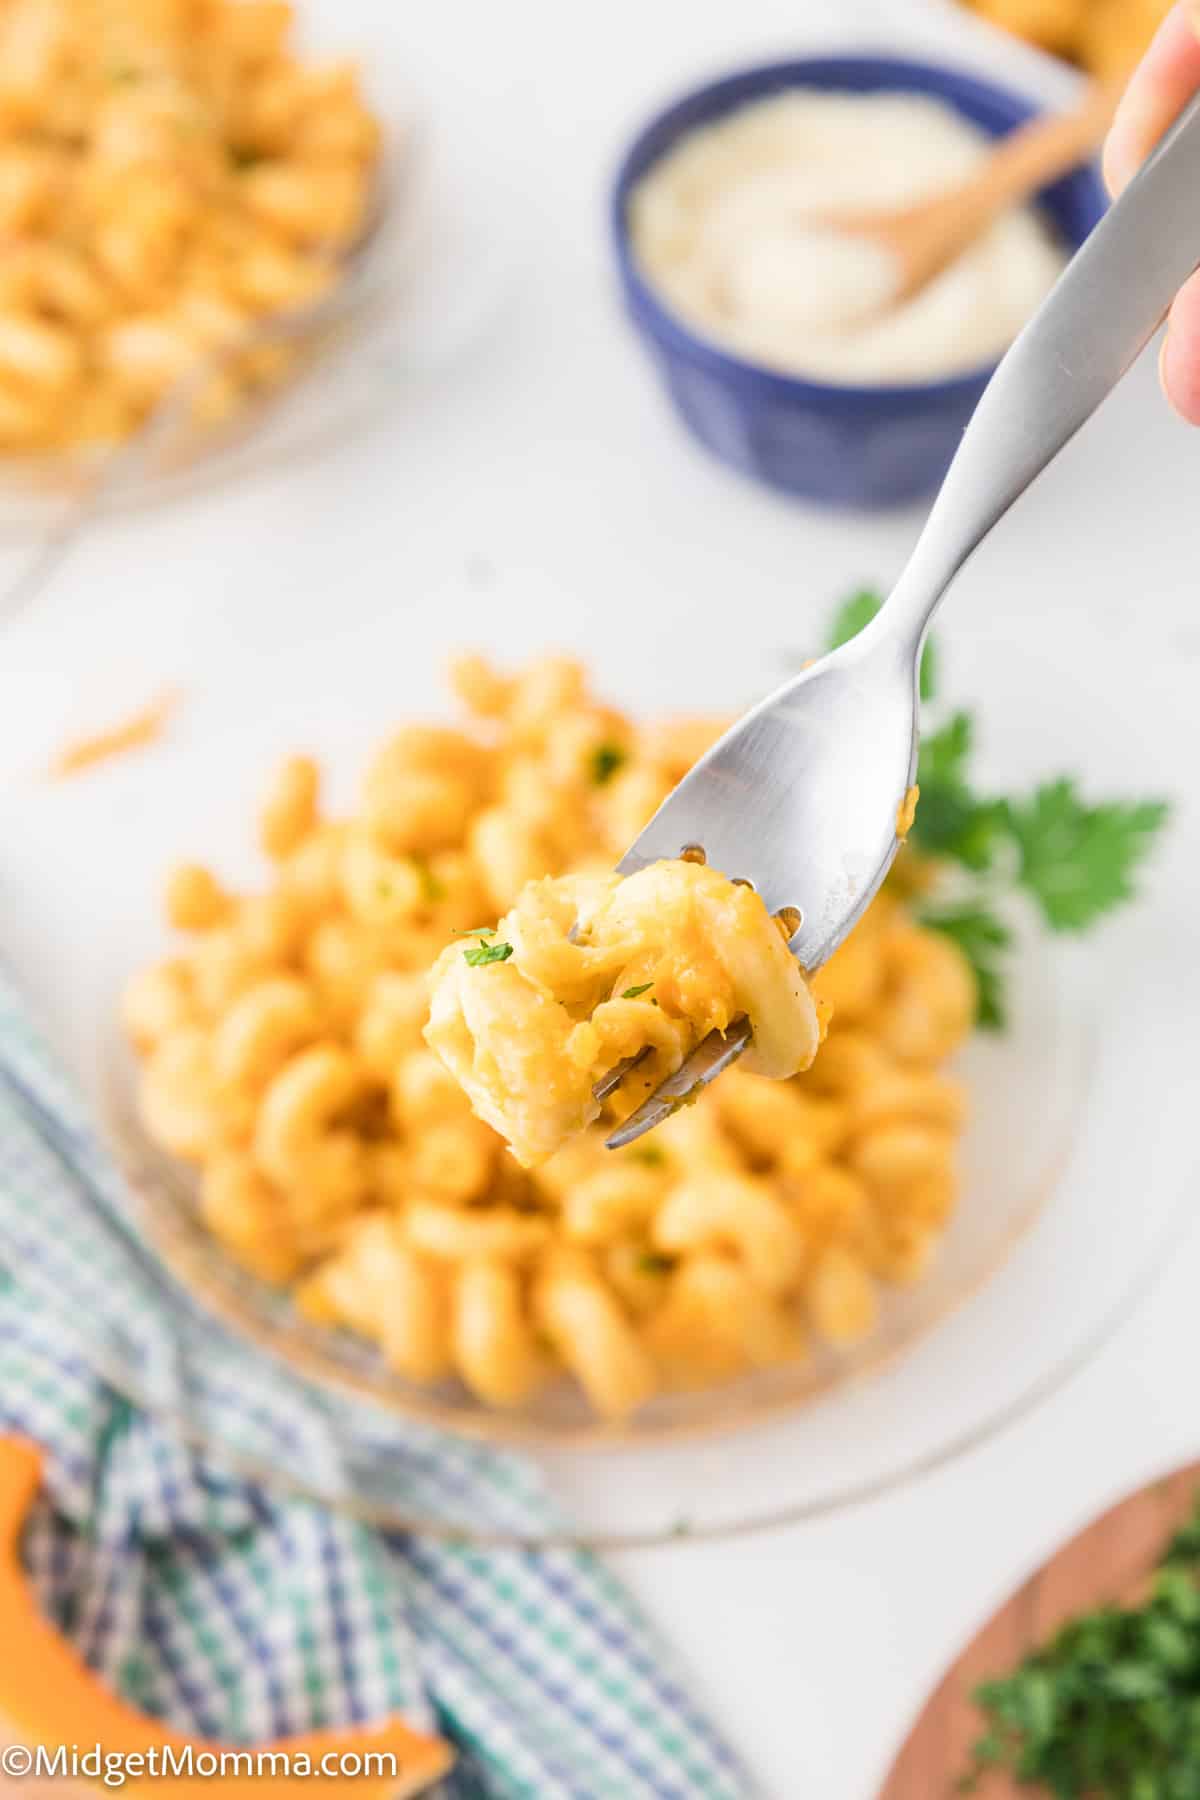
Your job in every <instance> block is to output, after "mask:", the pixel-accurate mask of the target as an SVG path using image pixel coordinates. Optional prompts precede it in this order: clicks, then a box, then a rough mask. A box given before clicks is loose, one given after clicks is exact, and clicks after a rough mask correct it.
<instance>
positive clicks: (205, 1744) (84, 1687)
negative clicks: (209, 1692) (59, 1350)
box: [0, 1437, 454, 1800]
mask: <svg viewBox="0 0 1200 1800" xmlns="http://www.w3.org/2000/svg"><path fill="white" fill-rule="evenodd" d="M41 1470H42V1459H41V1455H40V1453H39V1451H38V1450H37V1448H36V1446H35V1445H33V1444H31V1443H28V1442H26V1441H25V1440H24V1439H21V1438H16V1437H0V1742H3V1743H7V1744H21V1745H26V1746H29V1747H30V1748H33V1747H35V1746H37V1745H39V1744H44V1745H45V1746H46V1747H47V1749H48V1750H49V1751H51V1752H53V1751H54V1750H55V1749H56V1748H57V1747H58V1745H60V1744H65V1745H67V1746H68V1749H69V1747H70V1746H71V1745H78V1746H79V1752H80V1755H83V1753H84V1752H85V1751H87V1750H89V1749H91V1748H92V1747H93V1746H94V1745H97V1744H98V1745H99V1746H100V1747H101V1751H102V1753H109V1754H113V1753H119V1754H121V1755H123V1756H126V1755H129V1754H131V1753H136V1752H146V1751H148V1750H150V1749H152V1748H157V1749H159V1750H161V1749H162V1748H163V1747H165V1746H167V1745H170V1746H171V1747H172V1749H174V1750H175V1751H179V1750H181V1749H182V1748H183V1747H184V1746H185V1745H188V1744H190V1745H191V1747H192V1753H193V1767H195V1766H196V1763H195V1759H196V1758H199V1757H200V1756H201V1755H202V1753H204V1752H209V1753H211V1754H213V1755H216V1756H219V1755H220V1753H221V1751H222V1750H232V1749H234V1748H237V1749H245V1747H246V1746H244V1745H239V1746H234V1745H227V1744H219V1743H213V1742H211V1741H209V1740H206V1739H203V1738H189V1737H186V1736H185V1735H183V1734H182V1733H180V1732H175V1731H170V1730H168V1729H167V1728H166V1727H164V1726H163V1725H162V1724H161V1723H160V1722H159V1721H158V1720H157V1719H151V1718H148V1717H147V1716H146V1715H144V1714H142V1713H139V1712H137V1711H136V1710H135V1709H134V1708H133V1707H131V1706H128V1705H126V1703H125V1702H124V1701H123V1700H120V1699H118V1698H117V1697H116V1696H115V1695H114V1694H111V1693H110V1692H109V1691H108V1690H107V1688H105V1687H103V1686H102V1685H101V1683H100V1682H99V1681H98V1680H97V1679H96V1677H95V1676H94V1675H93V1674H92V1673H91V1671H90V1670H89V1669H88V1668H87V1667H86V1665H85V1664H84V1663H83V1662H81V1661H80V1659H79V1657H78V1656H76V1654H75V1652H74V1650H73V1649H72V1648H71V1646H70V1645H69V1644H68V1643H67V1641H66V1640H65V1638H63V1637H62V1636H61V1635H60V1634H59V1633H58V1632H57V1631H55V1629H54V1627H53V1626H52V1625H51V1624H50V1623H49V1622H48V1620H46V1619H44V1618H43V1617H42V1615H41V1613H40V1612H39V1611H38V1609H37V1606H36V1604H35V1601H34V1598H33V1595H32V1593H31V1592H30V1588H29V1584H28V1582H27V1581H26V1579H25V1575H24V1571H23V1569H22V1567H21V1558H20V1545H21V1528H22V1526H23V1524H24V1521H25V1515H26V1513H27V1512H28V1510H29V1506H30V1503H31V1502H32V1500H33V1498H34V1495H35V1494H36V1492H37V1490H38V1486H39V1483H40V1480H41ZM254 1748H255V1749H256V1750H271V1751H276V1752H279V1753H281V1754H287V1755H289V1756H291V1757H298V1756H299V1755H300V1754H301V1753H304V1754H306V1755H307V1756H308V1757H309V1759H310V1762H311V1766H312V1768H313V1769H314V1770H316V1769H318V1768H319V1767H320V1764H321V1759H322V1758H323V1757H324V1756H325V1755H326V1754H327V1753H329V1752H332V1753H334V1754H335V1755H337V1754H339V1753H343V1752H345V1753H348V1754H350V1755H354V1754H356V1753H357V1754H359V1755H365V1754H366V1753H367V1752H372V1751H377V1752H380V1753H382V1754H383V1755H384V1756H385V1757H388V1756H389V1755H390V1756H394V1757H395V1768H396V1775H395V1777H393V1776H392V1775H391V1774H386V1775H381V1774H374V1773H371V1774H362V1775H357V1776H353V1777H351V1776H350V1775H349V1774H346V1775H342V1776H341V1777H336V1776H334V1775H332V1774H331V1775H330V1776H329V1777H328V1778H324V1779H323V1778H322V1777H320V1776H319V1775H315V1774H314V1775H313V1776H311V1777H304V1776H301V1775H283V1774H273V1773H271V1772H270V1765H267V1768H266V1769H265V1770H264V1771H263V1773H261V1774H259V1773H257V1772H248V1773H244V1772H240V1771H239V1772H234V1773H229V1774H225V1775H224V1776H222V1777H221V1778H220V1779H219V1780H217V1781H215V1782H214V1781H213V1780H212V1779H205V1777H204V1776H203V1775H202V1774H201V1775H196V1774H192V1775H171V1776H166V1777H159V1778H157V1779H155V1780H153V1782H151V1781H150V1780H149V1778H148V1777H145V1776H138V1775H130V1776H129V1777H128V1780H127V1783H126V1790H125V1791H128V1789H129V1788H132V1787H136V1786H141V1785H142V1782H143V1781H145V1782H146V1785H147V1787H148V1789H151V1790H152V1791H153V1792H154V1793H155V1794H156V1795H158V1796H161V1800H183V1796H187V1797H188V1800H205V1796H207V1800H217V1796H218V1794H219V1796H220V1800H301V1797H302V1796H307V1800H319V1795H320V1792H321V1790H322V1789H324V1791H325V1792H326V1793H328V1791H329V1789H330V1788H332V1787H335V1786H338V1785H340V1786H341V1787H342V1789H343V1800H409V1796H411V1795H415V1794H420V1793H423V1792H424V1790H425V1789H426V1788H427V1787H429V1786H431V1785H432V1783H433V1782H435V1781H437V1780H439V1779H440V1778H441V1777H442V1776H443V1775H445V1773H446V1772H447V1770H448V1769H449V1768H450V1765H451V1763H452V1762H453V1760H454V1757H453V1752H452V1751H451V1749H450V1747H449V1745H448V1744H445V1743H443V1742H442V1741H441V1740H440V1739H439V1738H431V1737H426V1736H424V1735H422V1734H421V1733H419V1732H415V1731H412V1730H411V1729H410V1728H409V1727H408V1726H407V1725H405V1724H404V1722H403V1720H401V1719H389V1720H386V1721H385V1722H384V1723H383V1724H380V1725H377V1726H371V1727H366V1728H363V1727H356V1728H354V1729H351V1730H345V1731H316V1732H308V1733H306V1734H304V1735H303V1736H301V1737H294V1738H285V1739H280V1740H279V1741H277V1742H275V1743H273V1744H262V1745H256V1746H254ZM199 1766H200V1767H201V1768H202V1769H203V1768H205V1767H211V1766H212V1765H211V1764H207V1763H203V1762H202V1763H200V1765H199ZM374 1766H376V1767H377V1766H378V1765H374ZM385 1766H388V1767H390V1763H388V1764H387V1765H385ZM42 1785H43V1784H42V1783H40V1782H37V1781H34V1782H32V1783H23V1784H22V1787H23V1790H24V1791H25V1792H26V1793H27V1794H28V1793H29V1790H30V1788H31V1787H33V1788H37V1787H41V1786H42ZM6 1786H7V1783H4V1782H3V1781H0V1787H6ZM113 1791H114V1790H113V1789H112V1788H103V1787H102V1786H101V1784H100V1782H99V1781H98V1780H97V1781H92V1780H91V1779H90V1778H85V1777H83V1776H80V1777H79V1778H77V1779H75V1780H73V1781H71V1780H66V1779H58V1780H55V1782H54V1793H55V1795H56V1796H58V1797H59V1800H84V1797H86V1800H97V1795H98V1794H100V1793H104V1794H111V1793H112V1792H113Z"/></svg>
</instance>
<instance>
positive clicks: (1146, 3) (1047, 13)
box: [966, 0, 1173, 79]
mask: <svg viewBox="0 0 1200 1800" xmlns="http://www.w3.org/2000/svg"><path fill="white" fill-rule="evenodd" d="M966 3H967V5H969V6H970V7H971V9H972V10H973V11H974V12H977V13H980V14H982V16H983V17H984V18H985V19H990V20H991V21H992V23H993V24H994V25H1000V26H1003V27H1004V29H1005V30H1006V31H1012V32H1015V33H1016V35H1017V36H1018V37H1023V38H1028V39H1029V41H1030V42H1031V43H1034V44H1038V45H1040V47H1041V48H1042V49H1043V50H1050V51H1052V52H1053V53H1054V54H1055V55H1056V56H1068V57H1070V58H1071V59H1072V60H1073V61H1075V62H1080V63H1082V64H1083V65H1084V67H1085V68H1088V69H1091V70H1092V71H1093V72H1094V73H1095V74H1097V75H1099V76H1101V77H1103V78H1105V79H1109V78H1112V79H1119V78H1120V77H1121V76H1123V75H1127V74H1128V73H1129V71H1130V69H1132V68H1133V66H1134V64H1135V63H1136V62H1137V60H1138V58H1139V57H1140V56H1141V55H1142V53H1143V52H1144V51H1145V50H1146V48H1147V46H1148V45H1149V43H1150V40H1151V38H1152V37H1153V36H1154V33H1155V32H1156V31H1157V30H1158V27H1159V26H1160V25H1161V24H1162V22H1163V20H1164V19H1165V18H1166V16H1167V14H1168V13H1169V12H1170V10H1171V6H1172V4H1173V0H966Z"/></svg>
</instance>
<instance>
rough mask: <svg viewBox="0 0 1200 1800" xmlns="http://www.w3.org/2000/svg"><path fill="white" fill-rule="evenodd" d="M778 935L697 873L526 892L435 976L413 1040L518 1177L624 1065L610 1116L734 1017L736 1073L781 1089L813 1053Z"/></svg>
mask: <svg viewBox="0 0 1200 1800" xmlns="http://www.w3.org/2000/svg"><path fill="white" fill-rule="evenodd" d="M786 936H787V930H786V929H781V924H780V922H778V921H776V920H775V919H773V918H772V917H771V915H770V913H768V911H767V909H766V907H765V906H764V905H763V903H762V901H761V900H760V899H759V897H758V895H757V894H756V893H754V891H753V890H752V889H751V888H750V887H748V886H746V885H744V884H736V883H734V882H732V881H730V880H729V879H728V878H727V877H726V876H724V875H722V874H721V873H720V872H719V870H717V869H710V868H709V867H707V865H706V864H705V863H703V862H701V861H699V860H695V861H692V860H685V859H680V860H678V861H675V860H666V861H663V862H659V863H655V864H653V865H652V866H651V867H650V868H647V869H642V870H640V871H639V872H638V873H637V874H636V875H630V876H628V877H626V878H624V879H622V877H621V876H619V875H559V876H553V875H550V876H546V877H544V878H543V879H542V880H541V881H533V882H530V883H529V885H528V887H526V888H524V889H523V890H522V892H521V894H520V897H519V898H518V900H517V903H516V905H515V906H514V907H513V908H512V910H511V911H510V912H508V913H507V914H506V915H505V917H504V918H502V919H501V921H500V923H499V925H498V926H497V927H496V929H495V930H494V931H489V932H486V933H481V934H480V935H479V936H478V938H477V939H475V940H474V941H473V942H471V943H469V944H467V945H466V946H465V947H464V946H463V945H462V944H461V943H454V944H451V945H449V946H448V948H447V949H445V950H444V951H443V952H442V954H441V956H439V958H438V960H437V962H436V963H435V964H434V966H433V971H432V975H431V978H430V979H431V1003H430V1014H429V1023H428V1025H427V1026H426V1027H425V1041H426V1043H427V1044H429V1046H430V1048H431V1049H433V1050H436V1051H437V1053H438V1055H439V1056H440V1057H441V1059H442V1061H443V1063H444V1064H445V1065H446V1067H447V1068H448V1069H449V1070H450V1072H451V1074H452V1075H453V1076H454V1077H455V1079H456V1081H458V1083H459V1085H460V1086H461V1087H462V1089H463V1091H464V1093H465V1094H466V1095H467V1098H468V1099H469V1100H470V1102H471V1105H472V1107H473V1109H474V1111H475V1113H476V1114H477V1115H478V1117H479V1118H481V1119H485V1120H486V1121H487V1123H488V1124H489V1125H491V1126H493V1127H494V1129H495V1130H496V1131H498V1132H499V1133H500V1135H501V1137H503V1138H504V1139H505V1141H506V1142H507V1143H508V1145H509V1147H510V1148H511V1150H512V1152H513V1154H514V1156H515V1157H516V1159H517V1161H518V1162H519V1163H521V1164H523V1165H524V1166H526V1167H534V1166H536V1165H537V1164H539V1163H543V1162H545V1161H546V1159H547V1158H548V1157H549V1156H551V1155H553V1153H554V1151H556V1150H558V1149H560V1148H561V1147H562V1145H563V1144H564V1143H565V1142H566V1141H567V1139H568V1138H570V1137H573V1136H574V1135H575V1134H576V1133H577V1132H580V1131H582V1130H583V1129H584V1127H585V1126H586V1125H589V1124H591V1123H592V1122H593V1121H594V1120H596V1119H598V1118H599V1116H600V1113H601V1110H602V1109H601V1105H600V1103H599V1102H598V1101H597V1100H596V1099H595V1097H594V1093H593V1089H594V1087H595V1084H596V1083H597V1082H598V1081H600V1079H601V1078H602V1077H603V1076H606V1075H608V1073H609V1072H610V1071H611V1070H613V1069H615V1068H616V1066H617V1065H618V1064H619V1063H622V1062H624V1061H626V1060H629V1061H632V1060H633V1059H634V1058H636V1059H637V1064H636V1067H634V1068H631V1069H630V1071H629V1073H628V1074H627V1075H626V1077H625V1079H624V1081H623V1082H621V1084H620V1085H619V1087H618V1088H617V1089H616V1090H615V1091H614V1093H613V1094H612V1097H611V1100H610V1103H609V1105H610V1110H611V1111H613V1112H615V1113H616V1114H617V1115H618V1116H619V1117H620V1116H625V1115H627V1114H629V1113H631V1112H632V1111H633V1110H634V1108H635V1107H636V1106H637V1105H638V1104H639V1103H640V1101H641V1100H643V1099H644V1098H645V1097H646V1095H647V1094H649V1093H650V1092H651V1090H652V1089H653V1088H656V1087H657V1086H658V1084H659V1082H660V1081H662V1080H665V1079H666V1077H667V1076H669V1075H673V1074H674V1073H675V1071H676V1070H677V1069H678V1068H679V1066H680V1064H681V1063H682V1062H683V1060H684V1058H685V1057H686V1056H687V1055H688V1054H689V1052H690V1051H692V1050H693V1049H694V1048H695V1046H696V1045H697V1044H698V1043H699V1042H700V1040H701V1039H702V1038H703V1037H706V1036H707V1034H708V1033H709V1032H710V1031H726V1030H727V1029H728V1028H729V1026H730V1025H731V1024H732V1023H733V1021H734V1020H735V1019H737V1018H740V1017H742V1016H743V1015H744V1016H746V1017H748V1018H749V1020H750V1022H751V1025H752V1026H753V1029H754V1036H753V1039H752V1042H751V1045H750V1048H749V1050H747V1051H746V1053H745V1055H744V1057H743V1066H744V1067H745V1068H747V1069H749V1070H751V1071H752V1072H757V1073H758V1074H761V1075H767V1076H770V1077H772V1078H773V1079H774V1080H776V1081H780V1080H786V1079H787V1078H788V1077H790V1076H792V1075H796V1074H799V1072H800V1071H801V1070H802V1069H807V1068H808V1067H809V1065H810V1064H811V1062H812V1060H813V1057H814V1056H815V1055H816V1053H817V1047H818V1045H819V1044H820V1041H821V1025H820V1019H819V1016H818V1010H817V1005H816V1002H815V1001H814V999H813V996H812V994H811V992H810V991H809V987H808V983H807V982H806V981H805V979H804V975H803V973H802V972H801V970H800V968H799V967H798V965H797V963H796V961H795V959H794V958H793V957H792V956H791V954H790V953H789V951H788V948H787V943H786Z"/></svg>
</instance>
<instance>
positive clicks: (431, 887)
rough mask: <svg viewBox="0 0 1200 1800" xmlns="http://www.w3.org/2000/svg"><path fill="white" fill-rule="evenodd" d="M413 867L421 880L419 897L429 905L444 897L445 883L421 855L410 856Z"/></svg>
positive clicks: (433, 904)
mask: <svg viewBox="0 0 1200 1800" xmlns="http://www.w3.org/2000/svg"><path fill="white" fill-rule="evenodd" d="M412 863H413V867H414V868H415V869H416V871H417V875H418V876H419V878H420V882H421V898H422V899H423V900H425V901H426V902H427V903H428V904H429V905H430V906H436V905H437V903H438V901H439V900H444V899H445V898H446V884H445V882H444V881H442V880H441V878H440V877H439V876H437V875H435V874H434V872H433V870H432V869H431V868H430V866H429V864H428V863H427V862H426V860H425V858H424V857H423V856H414V857H413V858H412Z"/></svg>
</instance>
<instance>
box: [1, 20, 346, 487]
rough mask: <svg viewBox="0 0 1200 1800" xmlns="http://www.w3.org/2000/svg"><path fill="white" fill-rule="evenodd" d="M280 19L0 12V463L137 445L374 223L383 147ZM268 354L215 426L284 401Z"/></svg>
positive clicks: (220, 409) (210, 399)
mask: <svg viewBox="0 0 1200 1800" xmlns="http://www.w3.org/2000/svg"><path fill="white" fill-rule="evenodd" d="M291 27H292V9H291V7H290V6H289V5H287V4H285V3H284V0H7V4H6V5H4V6H0V240H2V241H3V244H4V254H3V258H2V260H0V452H3V451H9V452H12V451H21V452H27V451H42V450H47V449H58V448H61V447H63V446H67V445H76V444H88V443H112V442H116V441H119V440H120V439H122V438H124V437H127V436H128V435H129V434H130V433H131V432H132V431H134V430H135V429H136V428H137V426H138V424H139V422H140V421H141V420H142V419H143V418H145V416H146V415H147V413H148V412H149V411H150V410H151V409H152V408H153V406H154V404H155V402H156V401H157V400H159V399H160V398H161V397H162V396H163V394H164V393H165V392H166V391H167V390H168V389H169V388H170V387H171V386H172V384H173V383H174V382H176V381H177V380H178V378H179V377H180V376H182V375H184V374H186V373H188V372H189V371H190V370H192V369H193V368H194V367H196V366H197V365H198V364H199V363H201V362H202V360H203V359H204V357H205V356H206V355H207V354H208V353H211V352H213V351H216V350H218V349H221V348H223V347H224V346H226V345H229V344H234V343H236V341H237V339H238V338H239V337H240V336H241V335H242V334H243V333H244V332H245V331H246V329H247V327H248V326H249V325H251V324H252V323H253V321H254V320H256V319H258V318H261V317H263V316H264V315H267V314H273V313H278V312H284V311H287V310H288V309H290V308H295V307H297V306H301V305H303V304H305V303H306V302H309V301H312V300H315V299H316V298H317V297H318V296H320V295H321V294H323V293H324V292H325V291H326V290H327V289H329V288H330V287H331V286H332V285H333V284H334V283H335V282H336V280H337V278H338V257H339V254H340V252H341V249H342V247H343V246H344V245H345V244H346V243H347V242H348V241H349V240H350V239H351V238H353V237H354V235H355V233H356V232H357V230H358V228H359V225H360V223H361V221H362V219H363V217H364V214H365V211H366V208H367V204H368V199H369V194H370V189H371V185H372V181H373V178H374V165H375V162H376V158H377V153H378V143H379V129H378V126H377V124H376V122H375V120H374V119H373V118H372V116H371V114H370V112H369V111H368V110H367V108H366V106H365V105H364V102H363V99H362V96H361V94H360V92H359V85H358V77H357V75H356V73H355V70H354V69H353V68H352V67H351V66H350V65H348V64H343V63H334V64H328V65H320V64H317V63H305V62H302V61H301V60H300V59H299V58H298V57H297V56H296V54H295V53H294V51H293V50H292V48H291V44H290V34H291ZM289 361H290V353H289V351H288V350H287V349H286V348H285V347H282V346H279V345H271V346H262V347H260V348H259V349H257V350H256V351H254V352H253V353H251V354H249V355H248V356H247V357H245V358H242V359H240V360H239V361H238V363H237V365H236V367H234V366H231V365H226V371H225V372H224V373H222V374H221V375H220V377H219V378H214V379H213V380H212V381H211V382H209V383H208V384H207V385H206V388H205V391H204V394H203V395H202V396H201V399H200V401H199V402H198V405H199V407H200V410H201V411H202V414H203V417H204V419H205V421H206V422H213V421H215V420H217V419H220V418H223V417H225V416H226V415H227V414H229V413H231V412H233V411H235V410H236V408H237V407H238V405H239V403H240V402H241V400H242V399H243V398H244V396H245V394H246V393H247V391H248V390H249V389H250V388H252V387H254V386H255V385H259V384H261V383H263V382H269V381H273V380H275V379H277V378H278V377H279V376H280V374H281V373H282V372H283V371H284V370H286V368H287V367H288V366H289Z"/></svg>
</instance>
